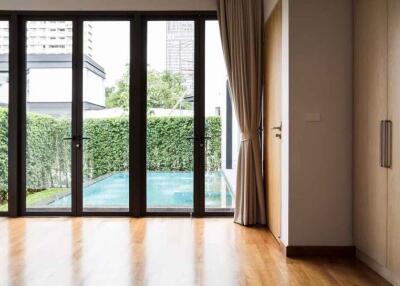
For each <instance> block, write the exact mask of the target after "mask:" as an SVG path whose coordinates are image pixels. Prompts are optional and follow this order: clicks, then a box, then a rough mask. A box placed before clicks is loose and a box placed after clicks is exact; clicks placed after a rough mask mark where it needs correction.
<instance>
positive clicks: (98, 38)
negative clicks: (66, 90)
mask: <svg viewBox="0 0 400 286" xmlns="http://www.w3.org/2000/svg"><path fill="white" fill-rule="evenodd" d="M129 31H130V23H129V21H124V22H113V21H104V22H100V21H95V22H84V62H83V138H84V139H83V178H84V182H83V208H84V210H86V211H94V210H95V209H96V210H97V211H103V210H112V211H128V210H129V60H130V57H129V55H130V54H129V46H130V45H129V43H130V39H129V35H130V32H129Z"/></svg>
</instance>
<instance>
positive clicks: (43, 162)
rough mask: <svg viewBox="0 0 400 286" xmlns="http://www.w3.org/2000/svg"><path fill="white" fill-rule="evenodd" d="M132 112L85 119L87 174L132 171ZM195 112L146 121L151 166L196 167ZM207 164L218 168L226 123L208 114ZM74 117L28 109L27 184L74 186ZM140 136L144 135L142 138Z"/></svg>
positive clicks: (3, 170)
mask: <svg viewBox="0 0 400 286" xmlns="http://www.w3.org/2000/svg"><path fill="white" fill-rule="evenodd" d="M7 118H8V116H7V110H6V109H0V190H3V193H4V194H3V198H2V192H1V191H0V203H1V201H2V200H5V197H4V196H5V195H6V194H5V190H6V189H7V178H6V176H5V174H7V162H8V155H7V153H8V152H7V146H8V142H7V137H8V130H7V127H8V124H7V122H8V121H7ZM128 127H129V121H128V117H120V118H107V119H86V120H85V121H84V129H83V130H84V133H85V134H84V137H89V138H90V139H89V140H84V144H85V148H84V154H83V156H84V177H85V180H90V179H93V178H97V177H99V176H102V175H105V174H107V173H110V172H116V171H124V170H128V154H129V150H128V143H129V132H128ZM192 136H193V118H192V117H149V118H148V122H147V168H148V170H151V171H189V170H192V168H193V151H192V150H193V141H192V140H188V139H187V138H188V137H192ZM206 136H209V137H211V138H212V139H211V140H207V169H208V170H217V169H219V168H220V162H221V122H220V118H219V117H208V118H207V119H206ZM66 137H71V134H70V122H69V121H67V120H65V119H57V118H54V117H50V116H46V115H41V114H34V113H29V114H28V117H27V144H26V148H27V158H26V160H27V164H26V167H27V170H26V172H27V187H28V189H30V190H32V191H34V190H42V189H46V188H51V187H69V186H70V184H71V182H70V178H71V175H70V169H71V167H70V166H71V153H70V150H71V142H70V141H69V140H64V139H63V138H66ZM138 140H140V139H138Z"/></svg>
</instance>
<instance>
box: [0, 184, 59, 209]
mask: <svg viewBox="0 0 400 286" xmlns="http://www.w3.org/2000/svg"><path fill="white" fill-rule="evenodd" d="M63 193H65V189H58V188H51V189H46V190H43V191H40V192H36V193H31V194H28V196H27V197H26V205H27V206H35V205H39V206H42V204H43V203H46V202H50V201H52V200H53V199H56V198H57V197H59V196H60V195H62V194H63ZM6 210H7V205H6V204H3V205H0V211H6Z"/></svg>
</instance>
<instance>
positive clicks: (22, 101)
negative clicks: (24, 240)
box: [10, 17, 27, 215]
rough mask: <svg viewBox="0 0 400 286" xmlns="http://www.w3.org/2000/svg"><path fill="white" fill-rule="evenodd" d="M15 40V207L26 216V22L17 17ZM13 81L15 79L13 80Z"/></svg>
mask: <svg viewBox="0 0 400 286" xmlns="http://www.w3.org/2000/svg"><path fill="white" fill-rule="evenodd" d="M17 18H18V19H17V22H18V24H17V26H18V27H17V28H16V30H17V36H16V37H17V38H18V44H17V45H18V47H17V50H18V67H17V68H18V72H17V73H18V81H17V82H14V83H11V82H10V85H18V87H17V89H16V91H15V94H14V95H16V96H17V101H18V103H17V105H18V106H17V117H18V122H17V126H18V130H17V140H18V142H17V149H18V150H17V156H18V158H17V162H18V164H19V166H17V173H18V176H19V179H18V178H17V180H18V181H19V184H18V183H17V196H18V197H17V205H18V215H24V214H26V212H27V211H26V66H27V64H26V60H27V56H26V52H27V49H26V23H27V22H26V20H25V19H22V18H19V17H17ZM14 80H15V79H14Z"/></svg>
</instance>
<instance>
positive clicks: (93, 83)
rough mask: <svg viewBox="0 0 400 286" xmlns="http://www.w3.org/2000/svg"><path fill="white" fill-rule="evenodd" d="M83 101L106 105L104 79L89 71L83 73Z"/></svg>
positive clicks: (85, 70)
mask: <svg viewBox="0 0 400 286" xmlns="http://www.w3.org/2000/svg"><path fill="white" fill-rule="evenodd" d="M83 84H84V85H83V101H85V102H90V103H94V104H97V105H101V106H105V105H106V94H105V86H104V79H103V78H101V77H100V76H98V75H97V74H95V73H93V72H92V71H90V70H88V69H84V71H83Z"/></svg>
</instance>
